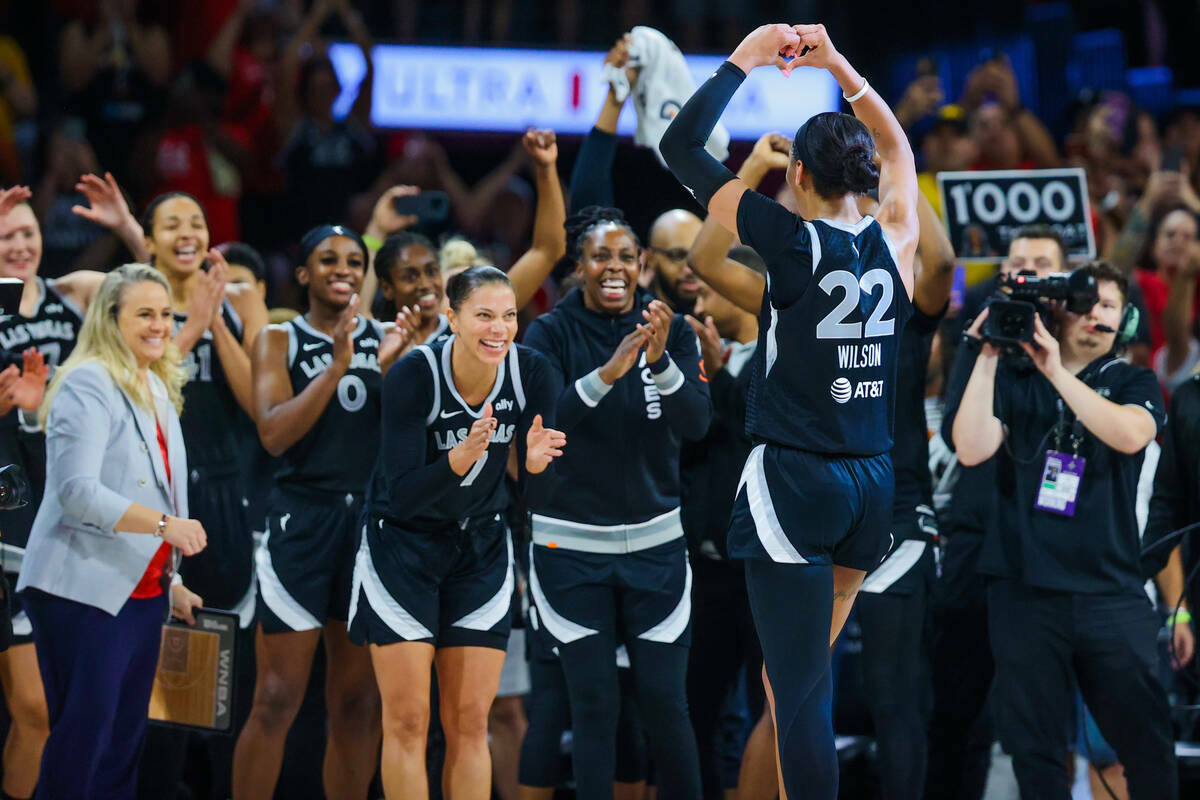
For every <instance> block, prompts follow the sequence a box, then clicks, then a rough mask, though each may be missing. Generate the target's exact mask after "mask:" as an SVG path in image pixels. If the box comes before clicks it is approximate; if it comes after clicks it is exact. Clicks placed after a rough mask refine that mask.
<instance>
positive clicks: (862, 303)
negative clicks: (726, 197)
mask: <svg viewBox="0 0 1200 800" xmlns="http://www.w3.org/2000/svg"><path fill="white" fill-rule="evenodd" d="M737 221H738V233H739V235H740V236H741V238H742V241H744V242H745V243H746V244H748V245H750V246H751V247H753V248H754V249H755V250H757V251H758V253H759V255H761V256H762V257H763V260H764V261H766V263H767V288H766V292H765V293H764V296H763V304H762V310H761V312H760V314H759V317H760V318H759V338H758V349H757V351H756V352H755V355H754V374H753V379H752V381H751V386H750V395H749V398H748V402H747V408H746V431H747V432H748V433H749V434H750V435H751V436H753V437H755V438H756V439H758V440H760V441H767V442H773V443H775V444H780V445H784V446H787V447H794V448H797V449H800V450H809V451H812V452H816V453H829V454H836V455H854V456H871V455H877V454H879V453H885V452H887V451H888V450H890V449H891V447H892V428H893V422H894V418H895V392H896V363H897V360H898V353H899V342H900V334H901V331H902V330H903V328H904V324H905V322H907V321H908V318H909V316H911V314H912V301H911V300H910V299H909V296H908V292H907V291H906V289H905V287H904V282H903V280H902V279H901V276H900V270H899V264H898V262H897V254H896V248H895V246H894V245H893V244H892V243H891V242H890V241H889V240H888V238H887V234H886V233H884V231H883V228H882V226H881V225H880V224H879V222H878V221H877V220H876V219H874V218H873V217H869V216H868V217H863V218H862V220H861V221H860V222H858V223H857V224H853V225H852V224H849V223H845V222H839V221H835V220H823V219H815V220H804V219H801V218H800V217H798V216H796V215H795V214H792V213H791V212H790V211H788V210H787V209H786V208H784V207H783V206H782V205H780V204H779V203H777V202H775V201H774V200H771V199H770V198H767V197H764V196H763V195H761V194H758V193H757V192H753V191H748V192H746V193H745V194H743V195H742V199H741V202H740V203H739V205H738V212H737Z"/></svg>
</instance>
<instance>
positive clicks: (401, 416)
mask: <svg viewBox="0 0 1200 800" xmlns="http://www.w3.org/2000/svg"><path fill="white" fill-rule="evenodd" d="M432 405H433V375H432V374H431V373H430V371H429V364H428V362H427V361H426V360H425V357H424V356H422V355H421V354H420V353H412V354H410V355H409V356H407V357H405V358H403V359H401V360H400V362H399V363H398V364H396V365H395V366H393V367H392V368H391V369H390V370H388V374H387V375H386V376H385V377H384V379H383V426H382V431H381V435H382V440H383V441H384V442H385V443H386V444H385V445H384V447H383V448H382V450H381V453H382V456H383V478H384V482H385V484H386V485H387V492H388V507H389V508H390V509H391V513H392V516H394V517H397V518H401V519H403V518H410V517H413V516H416V515H418V514H420V512H422V511H424V510H425V509H426V508H428V507H429V506H431V505H433V504H434V503H435V502H436V501H437V500H438V499H439V498H441V497H442V496H443V495H444V494H445V493H446V492H448V491H449V490H450V489H452V488H454V487H455V486H457V485H458V482H459V481H460V480H461V477H460V476H458V475H456V474H455V473H454V470H452V469H450V456H449V452H446V453H441V454H438V455H436V457H435V458H434V460H433V461H429V460H428V454H427V453H426V452H425V449H426V448H425V440H426V436H427V433H426V429H425V417H426V415H427V414H428V413H429V409H430V407H431V406H432Z"/></svg>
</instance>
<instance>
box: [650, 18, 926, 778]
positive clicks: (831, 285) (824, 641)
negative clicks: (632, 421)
mask: <svg viewBox="0 0 1200 800" xmlns="http://www.w3.org/2000/svg"><path fill="white" fill-rule="evenodd" d="M759 66H778V67H779V68H780V69H782V70H783V71H784V73H785V74H788V73H790V72H791V70H792V69H794V68H796V67H799V66H812V67H819V68H822V69H827V70H829V71H830V73H832V75H833V76H834V78H835V79H836V80H837V81H838V84H839V85H840V86H841V88H842V91H843V92H844V93H845V95H844V96H845V99H846V101H847V102H848V103H850V104H851V108H853V110H854V113H855V115H856V116H851V115H848V114H837V113H827V114H818V115H817V116H815V117H813V118H812V119H810V120H809V121H808V122H806V123H805V124H804V125H803V126H802V127H801V128H800V129H799V130H798V131H797V132H796V136H795V138H794V139H793V142H792V151H791V159H790V162H789V164H788V172H787V183H788V186H789V188H790V189H791V191H792V194H793V195H794V196H795V199H796V202H797V206H798V207H799V209H800V210H801V212H802V216H797V215H794V214H792V213H791V212H789V211H787V210H786V209H785V208H783V206H781V205H779V204H778V203H776V202H774V201H772V200H770V199H768V198H766V197H764V196H763V195H760V194H758V193H757V192H754V191H750V190H748V187H747V186H746V185H745V184H744V183H742V182H741V181H740V180H738V179H737V178H736V177H735V176H734V175H733V173H731V172H730V171H729V170H728V169H726V168H725V167H724V166H722V165H721V164H719V163H717V162H716V161H715V160H714V159H713V158H712V157H711V156H709V155H707V154H706V153H705V152H704V142H705V140H706V139H707V138H708V135H709V132H710V131H711V130H712V128H713V126H714V125H715V124H716V121H717V119H718V117H719V116H720V114H721V112H722V111H723V110H724V108H725V105H726V104H727V103H728V102H729V99H730V98H731V97H732V96H733V93H734V92H735V91H736V90H737V88H738V86H739V85H740V84H741V82H742V81H743V80H745V78H746V75H747V73H748V72H749V71H750V70H751V69H754V68H755V67H759ZM864 123H865V124H864ZM661 150H662V154H663V156H664V158H665V159H666V161H667V163H668V165H669V166H670V168H671V170H672V172H674V173H675V176H676V177H677V178H678V179H679V180H680V182H682V183H683V184H684V185H685V186H688V187H689V188H690V189H691V190H692V191H693V192H694V193H695V195H696V197H697V199H699V200H700V202H702V203H704V204H705V205H706V206H707V207H708V210H709V213H710V214H711V215H713V216H714V217H715V218H716V219H717V221H719V222H720V223H721V224H722V225H723V226H724V227H726V228H728V229H729V230H731V231H735V232H737V233H738V234H739V235H740V237H741V239H742V241H743V242H745V243H746V244H748V245H750V246H752V247H753V248H754V249H755V250H757V251H758V253H759V255H761V256H762V257H763V260H764V261H766V263H767V273H768V278H767V287H766V291H765V293H764V295H763V302H762V309H761V312H760V320H761V322H760V326H759V327H760V331H759V347H758V350H757V351H756V354H755V374H754V381H753V383H752V386H751V391H750V396H749V401H748V407H747V412H746V429H747V433H748V434H750V435H751V436H753V437H755V438H757V439H759V440H760V441H762V442H763V444H760V445H759V446H758V447H755V448H754V450H753V451H751V454H750V457H749V458H748V460H747V462H746V467H745V469H744V470H743V473H742V480H741V485H740V486H739V490H738V498H737V501H736V503H735V505H734V510H733V515H732V519H731V522H730V531H729V552H730V555H732V556H734V557H738V558H743V559H745V560H746V578H747V589H748V591H749V595H750V602H751V608H752V610H753V613H754V619H755V625H756V627H757V629H758V633H759V637H760V639H761V641H762V646H763V656H764V662H765V665H764V681H765V683H766V688H767V693H768V698H769V700H770V703H771V708H772V712H773V713H774V716H775V722H776V731H777V743H778V753H779V761H780V795H781V796H782V797H785V798H786V797H788V796H789V795H790V796H791V797H792V799H793V800H796V798H799V797H801V796H803V797H812V798H818V799H819V800H825V799H828V800H832V798H833V797H836V795H837V778H838V766H837V756H836V751H835V750H834V744H833V730H832V725H831V719H832V687H831V676H830V661H829V646H830V644H831V642H832V641H833V639H835V638H836V637H837V635H838V634H839V633H840V632H841V628H842V625H843V624H844V622H845V620H846V616H847V615H848V614H849V612H850V608H851V605H852V604H853V602H854V598H855V596H856V594H857V592H858V589H859V586H860V585H861V584H862V581H863V578H864V576H865V575H866V573H867V571H868V570H870V569H873V568H874V567H875V566H877V565H878V564H879V561H880V559H881V558H882V557H883V555H884V554H885V553H886V551H887V548H888V543H889V536H888V528H889V523H890V521H891V510H892V509H891V506H892V493H893V473H892V465H891V460H890V457H889V455H888V451H889V450H890V449H891V447H892V424H893V417H894V405H895V401H894V393H895V387H894V384H895V380H896V362H897V357H898V350H899V340H900V333H901V331H902V329H903V326H904V324H905V322H906V321H907V319H908V317H909V316H910V315H911V313H912V300H911V297H912V291H913V288H912V287H913V253H914V251H915V249H916V245H917V236H918V222H917V177H916V170H915V167H914V163H913V155H912V150H911V148H910V147H909V144H908V140H907V138H906V137H905V134H904V131H903V130H902V129H901V127H900V125H899V123H897V122H896V119H895V117H894V116H893V115H892V113H891V111H890V109H888V107H887V105H886V104H885V103H884V102H883V100H882V99H881V98H880V97H879V95H877V94H876V93H874V92H873V91H872V90H871V88H870V86H869V85H868V84H867V82H866V81H865V80H864V79H863V78H862V76H860V75H859V74H858V73H857V72H856V71H855V70H854V68H853V67H851V66H850V64H849V62H847V61H846V59H845V58H844V57H843V56H842V55H841V54H839V53H838V52H837V50H836V49H835V48H834V46H833V44H832V42H830V40H829V37H828V35H827V34H826V32H825V28H824V26H822V25H796V26H788V25H782V24H778V25H764V26H762V27H760V28H758V29H757V30H755V31H754V32H752V33H751V34H750V35H749V36H747V37H746V38H745V40H743V41H742V43H741V44H740V45H739V46H738V48H737V50H735V51H734V53H733V55H732V56H730V58H729V60H728V61H726V62H725V63H724V64H722V65H721V66H720V67H719V68H718V69H717V71H716V72H715V73H714V74H713V76H712V78H710V79H709V81H708V82H707V83H705V84H704V86H702V87H701V88H700V90H699V91H697V92H696V93H695V94H694V95H693V96H692V97H691V99H690V100H688V102H687V104H686V105H685V106H684V107H683V109H681V110H680V112H679V114H678V115H677V116H676V118H675V120H674V121H673V122H672V124H671V127H670V128H669V129H668V131H667V133H666V134H665V135H664V136H663V140H662V143H661ZM876 151H878V157H879V164H878V166H877V165H876V164H875V163H874V157H875V154H876ZM876 185H878V187H879V206H880V208H879V214H878V217H877V218H873V217H870V216H863V215H862V214H861V213H860V212H859V209H858V197H859V196H860V195H862V194H865V193H866V192H867V191H869V190H870V189H873V188H875V186H876ZM862 356H868V357H866V358H863V357H862ZM796 609H800V610H801V612H800V613H796V611H795V610H796Z"/></svg>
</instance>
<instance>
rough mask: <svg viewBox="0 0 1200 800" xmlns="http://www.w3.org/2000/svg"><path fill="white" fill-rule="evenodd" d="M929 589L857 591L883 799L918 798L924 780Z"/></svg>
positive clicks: (865, 677) (866, 686)
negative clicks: (924, 649)
mask: <svg viewBox="0 0 1200 800" xmlns="http://www.w3.org/2000/svg"><path fill="white" fill-rule="evenodd" d="M927 595H928V592H927V590H926V587H925V584H924V583H921V584H919V585H918V586H917V587H916V588H915V589H914V590H913V593H912V594H910V595H900V594H872V593H867V592H863V593H860V594H859V595H858V601H857V602H856V604H855V609H856V611H857V612H858V622H859V626H860V627H861V628H862V648H863V649H862V660H861V662H860V663H861V665H862V679H863V693H864V694H865V696H866V701H867V705H868V706H869V708H870V709H871V717H872V719H873V720H874V721H875V737H876V744H877V746H878V749H879V772H880V776H879V777H880V783H881V784H882V786H881V788H882V790H883V791H882V794H883V797H884V798H885V800H919V798H920V797H921V794H922V791H923V789H924V785H925V764H926V759H927V754H926V726H925V716H926V714H925V713H924V709H925V708H926V706H927V700H928V698H929V696H930V693H931V691H932V690H931V688H930V687H929V676H928V672H927V670H926V668H925V661H924V658H923V657H922V649H921V641H922V635H923V633H924V627H925V607H926V597H927Z"/></svg>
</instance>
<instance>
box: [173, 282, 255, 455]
mask: <svg viewBox="0 0 1200 800" xmlns="http://www.w3.org/2000/svg"><path fill="white" fill-rule="evenodd" d="M174 316H175V334H176V335H178V334H179V331H180V329H181V328H183V326H184V325H185V324H187V320H188V315H187V314H184V313H182V312H179V311H176V312H175V315H174ZM221 316H222V318H223V319H224V320H225V327H226V328H228V329H229V331H230V332H231V333H233V335H234V338H236V339H237V340H238V341H239V342H241V341H242V336H243V333H242V320H241V317H239V316H238V313H237V311H235V310H234V308H233V304H232V303H230V302H229V301H228V300H225V301H224V302H223V303H222V304H221ZM183 368H184V370H185V371H186V372H187V376H188V380H187V383H185V384H184V385H183V400H184V402H183V415H182V416H181V417H180V418H179V424H180V427H182V428H183V438H184V441H185V442H187V449H188V463H189V464H191V465H196V466H204V467H206V468H207V469H206V472H207V473H208V474H215V473H216V472H220V473H222V474H236V472H237V468H238V467H237V465H238V457H239V453H240V445H239V444H238V417H239V416H241V414H242V409H241V407H240V406H239V405H238V403H237V399H236V398H235V397H234V396H233V389H232V388H230V386H229V380H228V379H227V378H226V377H225V370H224V369H222V367H221V359H220V357H219V356H218V355H217V347H216V344H215V343H214V342H213V334H212V331H210V330H206V331H205V332H204V335H203V336H201V337H200V339H199V340H198V341H197V342H196V344H195V345H194V346H193V347H192V349H191V351H190V352H189V353H188V354H187V356H185V357H184V359H183Z"/></svg>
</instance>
